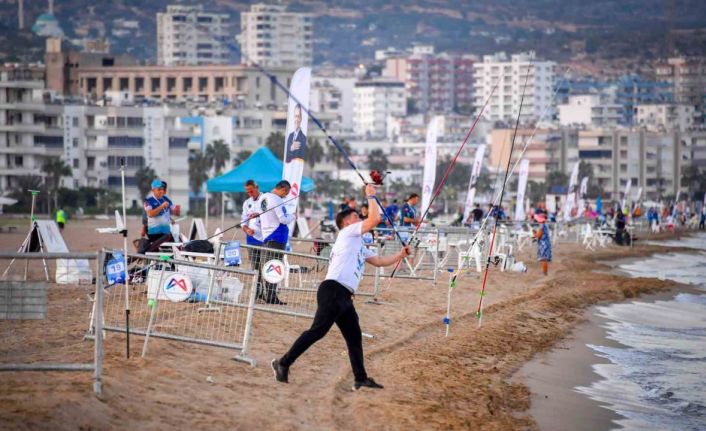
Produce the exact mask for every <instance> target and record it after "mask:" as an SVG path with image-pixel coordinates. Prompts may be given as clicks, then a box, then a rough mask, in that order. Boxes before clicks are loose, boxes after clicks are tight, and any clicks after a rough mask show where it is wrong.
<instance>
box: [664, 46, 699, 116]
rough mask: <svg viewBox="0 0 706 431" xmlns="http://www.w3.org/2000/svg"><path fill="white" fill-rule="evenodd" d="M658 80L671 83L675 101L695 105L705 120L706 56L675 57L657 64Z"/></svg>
mask: <svg viewBox="0 0 706 431" xmlns="http://www.w3.org/2000/svg"><path fill="white" fill-rule="evenodd" d="M655 75H656V77H657V79H658V80H661V81H666V82H668V83H669V84H671V86H672V88H673V90H674V101H675V102H677V103H680V104H687V105H693V106H694V107H695V108H696V110H697V111H698V112H699V113H700V114H701V116H702V117H701V119H700V122H701V121H703V115H704V107H705V102H706V58H702V57H690V58H685V57H675V58H670V59H668V60H667V61H666V62H663V63H659V64H657V65H656V66H655Z"/></svg>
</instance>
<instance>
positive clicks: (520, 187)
mask: <svg viewBox="0 0 706 431" xmlns="http://www.w3.org/2000/svg"><path fill="white" fill-rule="evenodd" d="M528 176H529V160H527V159H522V161H521V162H520V173H519V176H518V177H517V202H516V203H515V221H521V220H524V219H525V191H526V190H527V177H528Z"/></svg>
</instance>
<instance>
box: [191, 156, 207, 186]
mask: <svg viewBox="0 0 706 431" xmlns="http://www.w3.org/2000/svg"><path fill="white" fill-rule="evenodd" d="M209 162H210V160H208V158H207V157H206V156H205V155H204V154H201V153H194V154H192V155H191V157H189V188H190V189H191V191H192V192H193V193H194V195H196V196H198V195H199V194H200V193H201V190H202V187H203V184H204V183H205V182H206V180H207V179H208V171H209V169H210V168H211V163H209Z"/></svg>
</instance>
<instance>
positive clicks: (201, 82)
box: [199, 78, 208, 93]
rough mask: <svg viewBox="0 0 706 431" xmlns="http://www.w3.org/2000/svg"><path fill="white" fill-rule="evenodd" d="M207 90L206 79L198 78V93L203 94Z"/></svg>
mask: <svg viewBox="0 0 706 431" xmlns="http://www.w3.org/2000/svg"><path fill="white" fill-rule="evenodd" d="M207 88H208V78H199V93H203V92H205V91H206V89H207Z"/></svg>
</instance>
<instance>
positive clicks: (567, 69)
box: [458, 67, 572, 272]
mask: <svg viewBox="0 0 706 431" xmlns="http://www.w3.org/2000/svg"><path fill="white" fill-rule="evenodd" d="M571 70H572V68H571V67H567V68H566V71H564V73H563V77H562V80H561V83H563V82H566V80H567V79H568V74H569V72H570V71H571ZM559 88H560V85H557V86H556V88H555V89H554V93H553V94H552V98H551V100H554V99H555V98H556V95H557V94H558V93H559ZM550 106H551V104H548V105H547V106H545V107H544V110H543V111H542V115H541V116H540V117H539V120H538V121H537V123H536V124H535V127H534V129H533V130H532V133H531V134H530V136H529V138H527V139H526V140H525V141H524V145H523V147H522V151H521V152H520V155H519V156H518V157H517V160H515V163H513V165H512V169H510V174H509V176H508V177H507V178H506V179H505V185H507V184H508V182H509V181H510V179H511V178H512V176H513V175H514V173H515V170H516V169H517V167H518V166H519V165H520V162H521V161H522V157H523V156H524V155H525V153H526V152H527V148H529V144H530V143H532V140H533V139H534V136H535V135H536V133H537V130H539V123H541V122H542V121H543V120H544V118H545V117H546V115H547V114H548V113H549V108H550ZM498 163H500V160H498ZM499 167H500V165H499V164H498V170H500V169H499ZM495 188H496V189H497V188H498V184H497V183H496V185H495ZM499 198H500V193H498V194H497V195H496V196H495V198H494V199H493V200H492V201H491V204H492V205H493V206H495V205H496V204H497V202H498V199H499ZM491 215H492V213H491V212H490V211H489V212H488V213H487V214H486V215H485V217H483V221H482V222H481V224H480V227H479V229H478V232H477V233H476V235H475V236H474V237H473V240H472V241H471V243H470V246H469V249H470V248H471V247H473V245H475V243H476V242H477V241H478V239H479V238H480V235H481V233H482V232H483V231H484V230H485V226H486V224H487V223H488V220H489V218H490V217H491ZM462 266H463V262H461V268H459V270H458V271H459V272H460V271H461V269H462Z"/></svg>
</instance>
